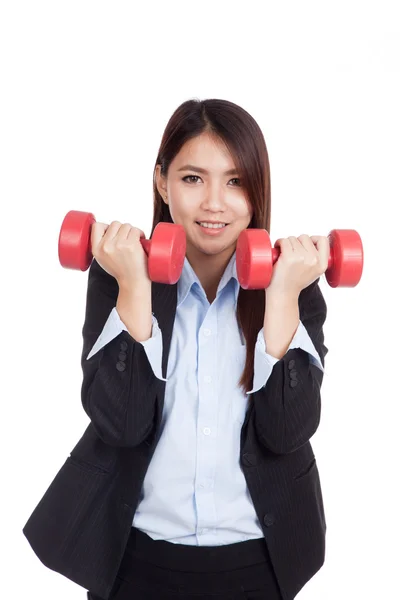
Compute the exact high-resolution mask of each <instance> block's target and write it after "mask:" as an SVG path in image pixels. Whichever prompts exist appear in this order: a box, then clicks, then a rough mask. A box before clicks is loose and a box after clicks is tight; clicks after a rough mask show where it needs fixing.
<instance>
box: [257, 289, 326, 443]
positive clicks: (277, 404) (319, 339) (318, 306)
mask: <svg viewBox="0 0 400 600" xmlns="http://www.w3.org/2000/svg"><path fill="white" fill-rule="evenodd" d="M318 281H319V278H318V279H317V280H316V281H314V282H313V283H312V284H311V285H309V286H308V287H307V288H305V289H303V290H302V291H301V292H300V295H299V296H298V301H295V299H293V298H292V299H287V300H286V301H285V302H282V301H281V302H278V299H277V298H272V297H269V298H268V299H267V296H266V307H265V320H264V336H265V342H266V346H267V349H268V352H269V354H272V355H273V356H275V357H276V358H277V359H278V360H277V362H275V364H274V365H273V368H272V371H271V374H270V376H269V378H268V380H267V383H266V385H265V386H264V387H262V388H261V389H259V390H257V391H256V392H255V393H254V394H253V395H252V398H253V401H254V408H255V424H256V430H257V433H258V436H259V439H260V441H261V442H262V443H263V444H264V445H265V446H266V447H267V448H268V449H269V450H272V451H273V452H275V453H277V454H286V453H289V452H293V451H294V450H297V448H299V447H300V446H302V445H303V444H305V443H306V442H307V441H308V440H309V439H310V438H311V437H312V436H313V435H314V433H315V431H316V430H317V427H318V425H319V422H320V416H321V396H320V388H321V385H322V380H323V375H324V373H323V371H322V370H321V369H320V368H319V367H318V366H317V365H316V364H315V363H314V362H313V361H311V360H310V355H309V353H308V352H307V351H305V350H304V349H303V348H291V349H289V350H288V347H290V344H291V341H292V338H293V336H294V334H295V332H296V329H297V327H298V324H299V320H301V323H302V324H303V326H304V327H305V329H306V330H307V333H308V335H309V337H310V339H311V341H312V343H313V346H314V348H315V349H316V351H317V353H318V356H319V358H320V360H321V363H322V366H323V367H325V356H326V354H327V352H328V349H327V348H326V346H325V345H324V334H323V329H322V327H323V324H324V322H325V319H326V314H327V307H326V303H325V300H324V298H323V296H322V293H321V290H320V288H319V285H318ZM279 332H281V333H280V334H279ZM293 371H295V378H296V380H297V382H296V383H294V380H293V375H294V373H293ZM291 375H292V377H291Z"/></svg>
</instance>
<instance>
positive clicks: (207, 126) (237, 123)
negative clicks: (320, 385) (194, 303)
mask: <svg viewBox="0 0 400 600" xmlns="http://www.w3.org/2000/svg"><path fill="white" fill-rule="evenodd" d="M204 132H210V133H212V134H216V135H217V136H218V137H219V138H220V139H221V140H222V141H223V142H224V143H225V144H226V146H227V148H228V149H229V151H230V153H231V155H232V158H233V161H234V163H235V167H236V168H237V169H238V171H239V173H240V179H241V185H242V187H243V189H244V192H245V194H246V195H247V198H248V200H249V202H250V203H251V205H252V207H253V217H252V219H251V222H250V223H249V228H261V229H266V230H267V231H268V233H270V215H271V181H270V168H269V158H268V152H267V147H266V144H265V140H264V136H263V133H262V131H261V129H260V127H259V126H258V124H257V123H256V121H255V120H254V119H253V117H252V116H251V115H250V114H249V113H248V112H247V111H246V110H244V109H243V108H241V107H240V106H238V105H237V104H234V103H233V102H229V101H227V100H219V99H207V100H198V99H194V100H187V101H186V102H183V104H181V105H180V106H179V107H178V108H177V109H176V110H175V112H174V113H173V115H172V116H171V118H170V120H169V121H168V123H167V126H166V128H165V131H164V134H163V136H162V140H161V144H160V149H159V151H158V155H157V159H156V166H157V165H161V173H162V174H163V175H164V176H166V175H167V174H168V169H169V165H170V163H171V162H172V160H173V159H174V158H175V156H176V155H177V154H178V152H179V151H180V149H181V148H182V146H183V145H184V144H185V143H186V142H187V141H188V140H190V139H192V138H194V137H196V136H198V135H200V134H201V133H204ZM154 173H155V167H154ZM153 191H154V213H153V225H152V230H151V235H153V231H154V228H155V227H156V225H157V224H158V223H159V222H160V221H166V222H169V223H172V222H173V221H172V218H171V214H170V211H169V207H168V205H167V204H165V202H164V201H163V199H162V197H161V195H160V193H159V192H158V189H157V183H156V178H155V176H154V184H153ZM264 310H265V292H264V290H245V289H243V288H240V291H239V296H238V301H237V309H236V318H237V322H238V325H239V327H240V328H241V330H242V332H243V335H244V338H245V340H246V362H245V366H244V369H243V373H242V375H241V378H240V381H239V386H240V387H241V388H242V389H243V391H244V392H248V391H250V390H251V389H252V386H253V375H254V372H253V364H254V346H255V343H256V340H257V333H258V332H259V330H260V329H261V327H262V326H263V320H264Z"/></svg>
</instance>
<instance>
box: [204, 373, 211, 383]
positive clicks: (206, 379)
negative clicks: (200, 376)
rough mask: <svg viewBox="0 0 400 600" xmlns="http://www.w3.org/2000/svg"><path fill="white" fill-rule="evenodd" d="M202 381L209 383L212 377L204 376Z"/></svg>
mask: <svg viewBox="0 0 400 600" xmlns="http://www.w3.org/2000/svg"><path fill="white" fill-rule="evenodd" d="M204 381H205V382H206V383H211V381H212V377H210V375H206V376H205V377H204Z"/></svg>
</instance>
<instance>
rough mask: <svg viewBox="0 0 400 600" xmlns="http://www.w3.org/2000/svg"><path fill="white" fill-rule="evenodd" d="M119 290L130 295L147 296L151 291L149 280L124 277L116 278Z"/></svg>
mask: <svg viewBox="0 0 400 600" xmlns="http://www.w3.org/2000/svg"><path fill="white" fill-rule="evenodd" d="M117 283H118V287H119V291H120V292H122V293H124V294H129V295H130V296H135V297H140V296H147V295H148V294H149V291H151V281H150V280H149V281H148V282H147V281H140V282H138V281H133V280H131V279H130V280H126V279H118V280H117Z"/></svg>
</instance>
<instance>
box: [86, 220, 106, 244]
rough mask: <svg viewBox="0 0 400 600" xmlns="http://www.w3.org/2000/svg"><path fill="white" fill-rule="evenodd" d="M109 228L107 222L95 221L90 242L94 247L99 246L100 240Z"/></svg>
mask: <svg viewBox="0 0 400 600" xmlns="http://www.w3.org/2000/svg"><path fill="white" fill-rule="evenodd" d="M107 229H108V225H106V223H98V222H94V223H93V225H92V230H91V233H90V243H91V247H92V249H93V248H94V249H96V248H97V246H98V245H99V243H100V241H101V240H102V238H103V236H104V234H105V232H106V231H107Z"/></svg>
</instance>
